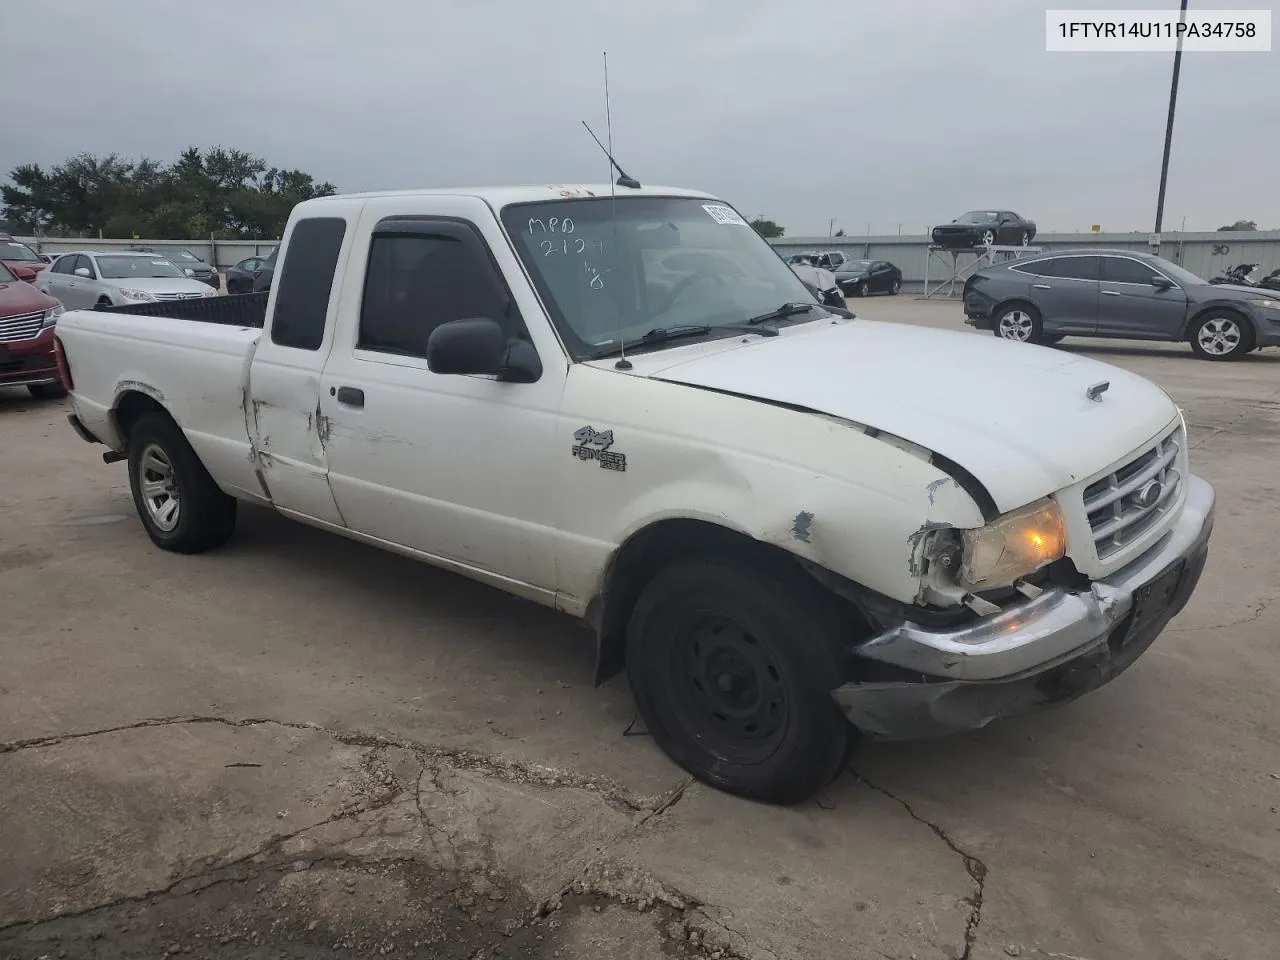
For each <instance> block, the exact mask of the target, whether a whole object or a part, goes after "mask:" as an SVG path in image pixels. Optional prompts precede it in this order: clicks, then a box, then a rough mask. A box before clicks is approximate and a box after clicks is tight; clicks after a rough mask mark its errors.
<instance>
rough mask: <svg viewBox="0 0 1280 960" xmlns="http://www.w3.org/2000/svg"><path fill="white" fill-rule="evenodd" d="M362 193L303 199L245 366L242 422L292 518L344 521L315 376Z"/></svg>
mask: <svg viewBox="0 0 1280 960" xmlns="http://www.w3.org/2000/svg"><path fill="white" fill-rule="evenodd" d="M363 206H364V201H363V200H358V199H350V200H345V199H344V200H333V199H326V200H325V201H324V203H323V204H321V205H317V206H309V205H308V204H301V205H299V207H298V208H297V209H296V210H295V211H294V214H293V216H292V217H291V218H290V221H289V224H288V226H287V227H286V230H285V235H284V238H283V241H282V245H281V249H282V251H283V257H282V261H281V270H280V275H279V277H277V278H276V281H275V283H274V284H273V287H272V290H271V294H270V299H269V300H268V303H267V317H268V324H267V329H266V330H265V331H263V335H262V337H261V338H260V339H259V341H258V345H257V350H256V351H255V352H254V353H253V355H252V360H251V362H250V367H249V371H248V387H247V389H246V398H245V399H246V403H245V426H246V429H247V430H248V432H249V438H250V441H251V443H252V449H253V452H252V454H251V455H252V456H253V457H254V460H255V466H256V469H257V473H258V479H259V482H260V483H261V484H262V486H263V493H264V495H266V496H267V497H269V498H270V499H271V501H272V503H273V504H274V505H275V507H276V509H278V510H280V511H281V512H282V513H285V514H288V515H290V516H294V517H297V518H298V519H307V520H316V521H320V522H322V523H326V524H331V525H334V526H343V522H342V515H341V513H340V512H339V511H338V507H337V505H336V504H335V503H334V499H333V494H332V492H331V491H330V489H329V480H328V463H327V460H326V456H325V447H324V440H325V436H324V429H325V428H324V420H323V419H322V418H321V416H320V409H319V404H320V376H321V372H322V371H323V370H324V365H325V362H326V360H327V359H328V356H329V352H330V350H331V349H332V347H333V341H334V333H333V331H334V322H333V318H334V314H335V311H336V308H337V302H338V298H339V296H340V294H341V292H342V277H343V271H344V270H345V268H346V263H347V258H348V255H349V254H350V252H351V244H352V237H353V236H354V234H355V229H354V228H355V224H356V222H357V220H358V219H359V216H360V211H361V209H362V208H363Z"/></svg>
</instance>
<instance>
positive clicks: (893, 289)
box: [889, 279, 902, 297]
mask: <svg viewBox="0 0 1280 960" xmlns="http://www.w3.org/2000/svg"><path fill="white" fill-rule="evenodd" d="M901 289H902V281H901V280H898V279H895V280H894V281H893V284H892V286H890V287H889V295H890V296H893V297H896V296H897V295H898V291H899V290H901Z"/></svg>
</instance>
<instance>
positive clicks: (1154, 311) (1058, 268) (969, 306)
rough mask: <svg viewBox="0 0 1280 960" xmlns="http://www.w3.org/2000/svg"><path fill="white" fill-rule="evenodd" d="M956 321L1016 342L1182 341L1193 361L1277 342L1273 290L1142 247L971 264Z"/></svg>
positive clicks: (1279, 315)
mask: <svg viewBox="0 0 1280 960" xmlns="http://www.w3.org/2000/svg"><path fill="white" fill-rule="evenodd" d="M964 312H965V317H966V318H967V319H966V322H967V323H970V324H972V325H973V326H975V327H978V328H979V329H981V330H991V331H993V332H994V333H995V335H996V336H997V337H1002V338H1003V339H1006V340H1016V341H1018V342H1021V343H1056V342H1057V341H1059V340H1061V339H1062V338H1063V337H1068V336H1072V337H1114V338H1119V339H1124V340H1165V341H1175V342H1176V341H1186V342H1187V343H1189V344H1190V345H1191V350H1192V351H1193V352H1194V353H1195V355H1196V356H1198V357H1200V358H1201V359H1203V360H1238V359H1240V358H1241V357H1243V356H1244V355H1245V354H1247V353H1249V352H1250V351H1251V350H1255V349H1257V348H1258V347H1276V346H1280V292H1277V291H1272V290H1262V289H1260V288H1258V287H1236V286H1231V285H1230V284H1218V285H1215V284H1210V283H1207V282H1206V281H1204V280H1202V279H1201V278H1200V277H1197V276H1196V275H1195V274H1194V273H1191V272H1190V271H1188V270H1184V269H1183V268H1182V267H1180V266H1178V265H1177V264H1176V263H1171V262H1170V261H1168V260H1165V259H1163V258H1161V257H1156V256H1153V255H1151V254H1149V253H1139V252H1131V251H1128V250H1089V251H1088V252H1087V253H1086V252H1079V253H1066V252H1063V253H1055V254H1051V255H1047V256H1037V257H1026V258H1023V259H1021V260H1013V261H1010V262H1008V263H1002V264H998V265H996V266H992V267H987V268H986V269H983V270H979V271H978V272H977V273H975V274H974V275H973V276H971V277H970V278H969V279H968V280H966V281H965V285H964Z"/></svg>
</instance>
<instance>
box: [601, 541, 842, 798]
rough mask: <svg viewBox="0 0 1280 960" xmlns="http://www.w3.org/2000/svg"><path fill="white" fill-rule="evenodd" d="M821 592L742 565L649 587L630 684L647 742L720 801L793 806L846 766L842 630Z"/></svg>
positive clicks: (669, 576) (641, 606)
mask: <svg viewBox="0 0 1280 960" xmlns="http://www.w3.org/2000/svg"><path fill="white" fill-rule="evenodd" d="M830 611H831V606H830V604H829V602H828V598H827V597H826V595H825V594H822V593H821V591H820V589H819V588H818V587H817V586H816V584H810V583H807V582H805V581H804V579H803V578H802V577H801V575H796V576H795V577H794V578H792V577H788V576H786V575H784V574H782V573H781V572H778V573H774V572H768V571H766V570H764V569H761V568H758V567H757V566H755V565H751V564H749V563H745V562H742V561H739V560H729V559H725V558H719V557H707V558H702V559H697V558H694V559H688V560H684V561H681V562H678V563H676V564H674V565H672V566H670V567H667V568H666V569H664V570H662V571H660V572H659V573H658V574H657V575H656V576H655V577H654V579H653V580H652V581H650V583H649V584H648V586H646V587H645V589H644V590H643V591H642V593H641V595H640V599H639V600H638V602H637V603H636V607H635V610H634V611H633V612H632V616H631V621H630V624H629V625H628V629H627V675H628V679H629V681H630V684H631V690H632V692H633V694H634V695H635V699H636V705H637V707H638V708H639V710H640V714H641V716H643V717H644V720H645V723H646V724H647V725H648V728H649V731H650V733H651V734H652V735H653V738H654V740H655V741H656V742H657V744H658V746H660V747H661V748H662V749H663V750H664V751H665V752H666V753H667V755H668V756H669V757H671V759H672V760H674V761H675V762H676V763H678V764H679V765H680V766H681V767H683V768H684V769H685V770H687V771H689V772H690V773H691V774H693V775H694V776H695V777H697V778H698V779H699V780H702V781H704V782H705V783H708V784H710V785H712V786H714V787H718V788H719V789H721V790H725V791H728V792H729V793H735V794H739V795H741V796H746V797H752V798H754V799H757V800H763V801H766V802H770V803H782V804H791V803H799V802H801V801H803V800H806V799H808V798H809V797H811V796H812V795H813V794H814V793H815V792H817V791H818V790H820V789H822V788H823V787H824V786H826V785H827V784H828V783H830V782H831V780H832V779H833V778H834V777H835V776H836V775H837V774H838V773H839V772H840V771H841V770H842V769H843V767H844V765H845V764H846V763H847V761H848V757H849V749H850V748H851V746H852V744H853V741H854V738H855V737H856V731H855V730H854V729H853V727H852V726H851V725H850V724H849V722H848V721H847V720H846V719H845V718H844V716H843V715H842V714H841V713H840V710H839V708H838V707H837V706H836V704H835V701H834V700H833V699H832V697H831V691H832V690H833V689H834V688H835V687H837V686H839V685H840V683H841V674H840V670H839V666H838V651H839V649H840V646H841V641H842V639H844V638H843V628H842V621H841V620H839V619H838V618H836V617H835V616H834V615H833V614H832V613H831V612H830Z"/></svg>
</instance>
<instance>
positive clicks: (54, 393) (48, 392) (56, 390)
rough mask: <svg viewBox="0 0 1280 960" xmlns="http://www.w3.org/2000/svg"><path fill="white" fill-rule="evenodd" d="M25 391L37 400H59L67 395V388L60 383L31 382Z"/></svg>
mask: <svg viewBox="0 0 1280 960" xmlns="http://www.w3.org/2000/svg"><path fill="white" fill-rule="evenodd" d="M27 392H28V393H29V394H31V395H32V396H33V397H35V398H36V399H37V400H61V399H62V398H63V397H65V396H66V395H67V388H66V387H64V386H63V385H62V384H60V383H32V384H28V386H27Z"/></svg>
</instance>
